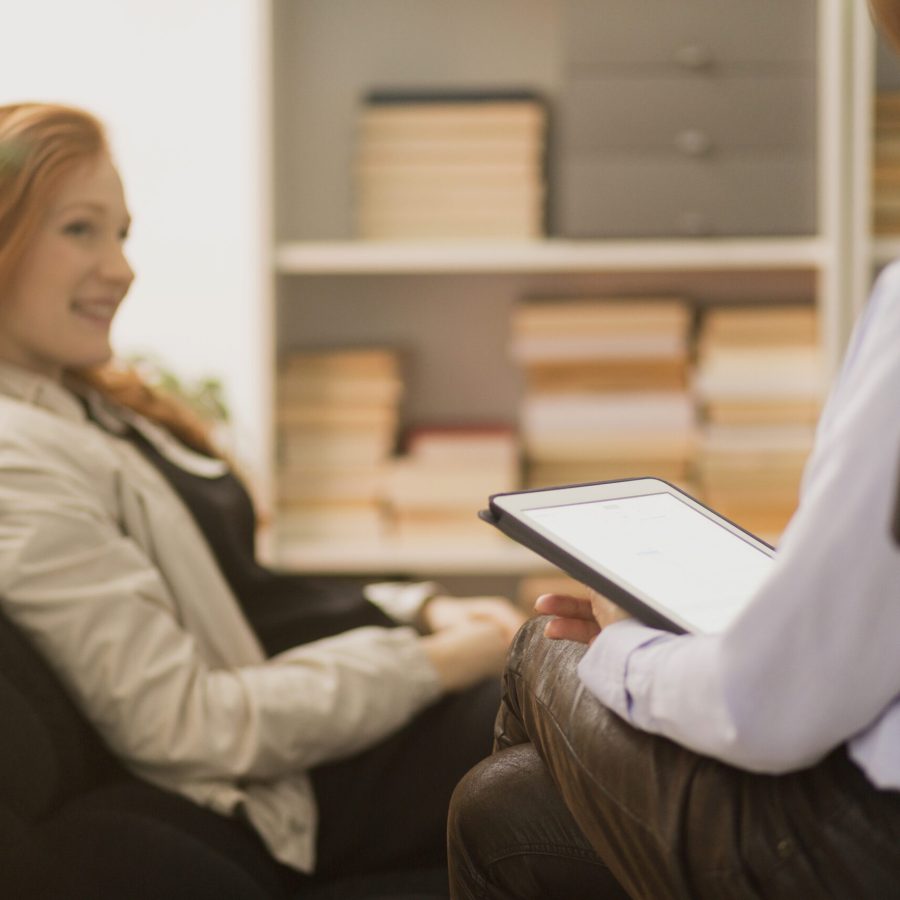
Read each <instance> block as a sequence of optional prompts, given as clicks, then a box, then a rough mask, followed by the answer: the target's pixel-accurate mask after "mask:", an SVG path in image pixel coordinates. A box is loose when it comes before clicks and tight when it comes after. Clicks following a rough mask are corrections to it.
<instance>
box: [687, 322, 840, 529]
mask: <svg viewBox="0 0 900 900" xmlns="http://www.w3.org/2000/svg"><path fill="white" fill-rule="evenodd" d="M816 331H817V326H816V311H815V309H814V308H812V307H811V306H805V307H800V306H797V307H793V306H785V307H780V308H779V307H768V308H760V307H756V308H743V307H741V308H718V309H710V310H708V311H707V312H706V313H705V314H704V316H703V318H702V321H701V329H700V337H699V343H698V362H697V371H696V384H695V387H696V392H697V396H698V400H699V402H700V405H701V415H702V419H703V423H704V424H703V427H702V432H701V443H700V449H699V453H698V459H697V473H698V481H699V483H700V488H701V492H702V496H703V498H704V500H705V501H706V502H707V503H708V504H709V505H710V506H712V507H713V508H714V509H716V510H717V511H719V512H721V513H722V514H723V515H725V516H727V517H728V518H731V519H733V520H734V521H736V522H737V523H738V524H739V525H742V526H743V527H744V528H747V529H748V530H749V531H752V532H755V533H757V534H759V535H760V536H761V537H763V538H766V539H768V540H776V539H777V538H778V536H779V535H780V533H781V532H782V531H783V529H784V527H785V525H786V524H787V522H788V519H789V518H790V517H791V515H792V514H793V511H794V509H795V508H796V504H797V494H798V489H799V484H800V477H801V474H802V469H803V466H804V464H805V462H806V457H807V456H808V454H809V451H810V449H811V447H812V441H813V433H814V430H815V423H816V421H817V419H818V414H819V410H820V406H821V398H822V391H823V370H822V361H821V354H820V351H819V347H818V341H817V337H816Z"/></svg>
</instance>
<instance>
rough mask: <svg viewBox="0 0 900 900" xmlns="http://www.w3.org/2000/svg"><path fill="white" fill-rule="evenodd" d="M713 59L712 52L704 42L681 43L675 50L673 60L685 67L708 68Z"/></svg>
mask: <svg viewBox="0 0 900 900" xmlns="http://www.w3.org/2000/svg"><path fill="white" fill-rule="evenodd" d="M713 60H714V57H713V52H712V50H711V49H710V48H709V47H707V46H706V45H705V44H682V45H681V46H680V47H679V48H678V49H677V50H676V51H675V62H676V63H678V65H679V66H683V67H684V68H685V69H695V70H696V69H708V68H709V67H710V66H711V65H712V64H713Z"/></svg>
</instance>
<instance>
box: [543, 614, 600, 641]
mask: <svg viewBox="0 0 900 900" xmlns="http://www.w3.org/2000/svg"><path fill="white" fill-rule="evenodd" d="M599 632H600V629H599V628H598V627H597V624H596V623H595V622H587V621H585V620H584V619H551V620H550V621H549V622H548V623H547V624H546V625H545V626H544V635H545V636H546V637H548V638H550V639H551V640H554V641H578V642H579V643H580V644H589V643H590V642H591V641H592V640H593V639H594V638H595V637H596V636H597V634H599Z"/></svg>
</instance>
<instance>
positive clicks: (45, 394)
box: [0, 362, 87, 422]
mask: <svg viewBox="0 0 900 900" xmlns="http://www.w3.org/2000/svg"><path fill="white" fill-rule="evenodd" d="M0 394H2V395H3V396H6V397H10V398H12V399H13V400H19V401H20V402H22V403H27V404H29V405H31V406H36V407H39V408H40V409H46V410H49V411H50V412H54V413H56V414H57V415H60V416H63V417H64V418H66V419H70V420H71V421H75V422H83V421H84V420H85V419H86V418H87V416H86V413H85V410H84V406H83V405H82V403H81V402H80V401H79V399H78V397H77V396H76V395H75V394H74V393H73V392H72V391H71V390H70V389H69V388H68V387H66V386H65V385H64V384H61V383H60V382H58V381H55V380H54V379H52V378H48V377H47V376H46V375H39V374H38V373H37V372H30V371H28V370H27V369H23V368H21V367H20V366H13V365H10V364H9V363H4V362H0Z"/></svg>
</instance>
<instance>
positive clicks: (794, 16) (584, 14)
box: [564, 0, 817, 68]
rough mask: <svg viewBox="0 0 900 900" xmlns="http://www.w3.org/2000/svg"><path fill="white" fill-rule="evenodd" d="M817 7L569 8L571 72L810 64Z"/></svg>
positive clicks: (603, 3) (798, 1) (685, 2)
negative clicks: (603, 67) (597, 67)
mask: <svg viewBox="0 0 900 900" xmlns="http://www.w3.org/2000/svg"><path fill="white" fill-rule="evenodd" d="M816 6H817V4H816V0H664V2H651V0H568V2H567V3H566V12H565V37H564V40H565V43H566V51H565V54H566V59H567V60H568V62H569V63H570V64H574V65H583V64H587V65H591V64H608V65H609V64H611V65H623V64H625V65H628V64H637V63H640V64H648V63H653V64H667V65H673V66H676V67H683V68H703V67H707V66H715V65H728V64H741V63H797V62H801V61H806V62H812V61H813V60H814V59H815V56H816Z"/></svg>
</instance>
